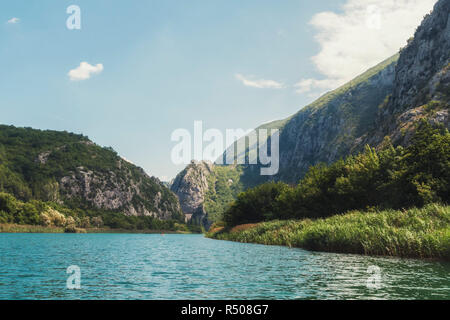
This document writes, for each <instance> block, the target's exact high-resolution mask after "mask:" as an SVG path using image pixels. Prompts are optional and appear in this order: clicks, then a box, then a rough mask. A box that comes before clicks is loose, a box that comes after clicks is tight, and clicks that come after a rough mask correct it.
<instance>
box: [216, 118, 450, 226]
mask: <svg viewBox="0 0 450 320" xmlns="http://www.w3.org/2000/svg"><path fill="white" fill-rule="evenodd" d="M449 181H450V134H449V132H448V131H447V130H445V129H440V128H433V127H432V126H431V125H429V124H428V123H427V122H425V121H423V122H421V123H419V124H418V128H417V131H416V134H415V136H414V138H413V141H412V144H411V145H410V146H409V147H407V148H402V147H397V148H394V147H393V146H392V145H387V147H386V148H385V149H383V150H381V151H378V152H377V151H375V149H372V148H370V147H366V149H365V151H364V152H363V153H361V154H359V155H357V156H350V157H347V158H346V159H345V160H340V161H337V162H336V163H334V164H332V165H328V166H327V165H324V164H319V165H316V166H313V167H311V168H310V169H309V171H308V173H307V174H306V176H305V177H304V178H303V179H302V180H301V181H300V183H299V184H298V185H297V186H296V187H288V186H286V185H283V184H274V183H267V184H265V185H262V186H259V187H257V188H254V189H250V190H247V191H246V192H244V193H242V194H240V195H239V196H238V198H237V200H236V202H235V203H234V204H233V205H232V206H231V208H230V209H229V210H228V211H227V212H226V213H225V214H224V221H225V222H226V224H227V225H228V226H234V225H238V224H244V223H252V222H260V221H269V220H274V219H301V218H321V217H328V216H331V215H334V214H341V213H344V212H347V211H349V210H364V209H366V208H370V207H379V208H394V209H400V208H409V207H413V206H418V207H421V206H424V205H426V204H428V203H432V202H442V203H449V201H450V188H449Z"/></svg>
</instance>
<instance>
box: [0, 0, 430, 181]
mask: <svg viewBox="0 0 450 320" xmlns="http://www.w3.org/2000/svg"><path fill="white" fill-rule="evenodd" d="M392 1H396V0H388V1H387V2H388V3H389V2H392ZM418 1H419V0H399V1H397V3H396V4H395V8H396V9H395V10H397V11H396V13H397V14H398V16H395V15H393V14H392V12H393V9H392V7H388V6H381V7H377V8H376V9H377V11H376V12H378V13H379V14H381V18H382V19H381V21H382V25H381V27H380V26H378V27H376V28H371V27H370V26H369V29H370V30H371V32H373V33H374V35H373V37H371V39H366V38H367V30H366V29H367V27H368V25H367V23H366V22H364V23H361V25H360V26H357V25H356V26H355V23H354V21H353V22H352V20H354V19H355V17H356V19H357V20H358V21H360V20H361V12H370V10H369V11H367V10H366V9H367V8H366V7H367V6H370V5H373V3H377V1H375V2H374V1H373V0H363V1H359V2H358V5H355V3H356V2H355V0H318V1H306V0H304V1H302V0H296V1H294V0H282V1H275V0H271V1H269V0H246V1H237V0H228V1H224V0H221V1H219V0H190V1H180V0H165V1H138V0H130V1H106V0H86V1H75V0H74V1H54V0H39V1H38V0H34V1H31V0H15V1H2V3H1V4H0V9H1V10H0V39H1V45H0V65H1V70H2V71H1V73H0V112H1V117H0V123H2V124H11V125H15V126H29V127H34V128H39V129H54V130H67V131H72V132H76V133H83V134H85V135H87V136H89V137H90V138H91V139H92V140H93V141H95V142H96V143H98V144H100V145H103V146H111V147H113V148H114V149H115V150H116V151H118V152H119V154H120V155H122V156H123V157H125V158H126V159H129V160H130V161H132V162H133V163H135V164H137V165H139V166H141V167H143V168H144V169H145V170H146V171H147V172H148V173H149V174H151V175H155V176H158V177H160V178H161V179H163V180H167V179H170V178H173V177H174V176H175V175H176V173H177V172H178V171H179V170H180V169H182V167H180V166H175V165H173V164H172V163H171V159H170V151H171V149H172V147H173V146H174V142H172V141H171V140H170V136H171V133H172V132H173V131H174V130H175V129H177V128H186V129H188V130H191V131H192V130H193V123H194V121H195V120H202V121H203V123H204V127H205V128H206V129H207V128H217V129H220V130H225V129H227V128H243V129H249V128H254V127H256V126H258V125H260V124H261V123H263V122H267V121H270V120H275V119H281V118H285V117H287V116H289V115H291V114H293V113H295V112H297V111H298V110H299V109H300V108H301V107H303V106H304V105H306V104H307V103H309V102H311V101H312V100H313V99H314V97H316V96H317V95H318V94H320V93H323V92H324V91H326V90H329V89H332V88H333V87H336V86H337V85H339V84H341V83H343V82H344V81H346V80H348V79H349V78H351V77H353V76H354V75H356V74H358V73H360V72H362V71H364V70H365V69H367V68H369V67H370V66H371V65H372V64H374V63H375V62H379V61H381V60H383V59H384V58H387V57H389V55H391V54H394V53H395V51H396V50H398V48H400V46H401V45H403V42H404V41H405V40H406V39H407V38H408V37H409V36H411V35H412V31H413V29H412V27H415V26H417V25H418V23H420V19H419V14H420V16H423V15H424V14H425V13H426V12H427V11H429V9H430V8H431V7H432V4H433V3H434V2H435V0H420V1H421V2H418ZM398 2H401V3H402V4H401V5H400V6H399V5H398ZM411 2H417V3H420V5H417V6H418V8H416V9H415V11H414V12H415V14H412V13H411V10H407V6H410V5H411ZM425 2H426V4H424V3H425ZM361 3H362V4H361ZM72 4H75V5H78V6H79V7H80V8H81V30H69V29H67V27H66V19H67V18H68V16H69V15H68V14H67V13H66V8H67V7H68V6H69V5H72ZM402 5H403V7H402ZM417 6H416V7H417ZM410 8H411V7H410ZM406 12H409V13H408V14H409V16H407V18H405V13H406ZM399 16H401V17H402V19H403V20H406V22H408V23H406V25H402V26H401V27H399V28H398V29H399V31H398V32H394V36H395V37H394V36H393V39H390V38H389V39H385V38H386V36H383V33H384V34H386V32H385V30H384V28H390V29H392V22H393V21H395V20H397V21H398V17H399ZM358 17H359V18H358ZM420 18H421V17H420ZM333 19H335V20H334V22H333V25H331V26H330V25H329V22H330V21H333ZM404 24H405V23H404ZM365 28H366V29H365ZM394 29H395V30H396V28H394ZM400 29H401V30H400ZM370 30H369V31H370ZM348 34H350V35H354V37H353V36H352V37H351V39H349V40H348V41H349V43H346V42H345V41H346V40H345V39H346V38H348V37H346V36H344V37H343V35H348ZM406 35H409V36H408V37H406ZM377 36H378V37H379V41H377V39H378V38H377ZM358 37H360V38H361V39H359V38H358ZM336 39H339V43H338V44H339V45H336ZM356 40H359V41H367V45H365V44H364V43H362V44H360V47H361V48H362V49H360V50H357V52H356V51H355V50H354V49H352V42H353V41H356ZM381 42H383V43H382V44H380V43H381ZM339 46H341V48H339ZM371 46H376V47H377V48H379V47H380V49H379V50H378V49H377V50H373V49H372V48H371ZM365 48H366V49H365ZM347 51H348V52H347ZM374 51H375V52H374ZM342 55H344V56H345V59H346V60H345V61H346V62H347V61H348V65H349V66H354V68H353V69H352V68H348V66H347V67H342V68H339V67H338V65H342V61H341V60H339V59H338V58H337V57H342ZM366 57H368V58H366ZM333 59H335V60H333ZM340 59H341V58H340ZM81 62H87V63H89V64H90V65H92V66H96V65H98V64H101V65H102V66H103V68H102V70H101V72H98V73H97V74H91V76H90V77H89V78H88V79H84V80H80V81H73V79H71V78H70V77H69V76H68V73H69V71H70V70H74V69H76V68H77V67H78V66H79V65H80V63H81ZM330 63H331V67H330V66H329V65H327V64H330ZM334 66H336V68H334ZM296 84H297V85H296Z"/></svg>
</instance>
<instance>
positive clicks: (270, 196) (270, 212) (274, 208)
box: [223, 182, 289, 226]
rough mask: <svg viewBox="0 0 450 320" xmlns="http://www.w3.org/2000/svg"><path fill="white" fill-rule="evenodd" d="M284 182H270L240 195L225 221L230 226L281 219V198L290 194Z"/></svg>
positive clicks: (228, 211) (224, 218) (226, 214)
mask: <svg viewBox="0 0 450 320" xmlns="http://www.w3.org/2000/svg"><path fill="white" fill-rule="evenodd" d="M288 189H289V187H288V186H287V185H286V184H284V183H282V182H278V183H275V182H269V183H265V184H262V185H260V186H258V187H256V188H254V189H250V190H248V191H246V192H244V193H241V194H239V195H238V198H237V201H236V202H234V203H233V204H232V205H231V207H230V208H229V209H228V210H227V211H226V212H225V214H224V217H223V220H224V222H225V223H226V224H227V225H229V226H233V225H237V224H244V223H252V222H260V221H269V220H274V219H279V218H280V216H279V215H280V214H282V213H283V212H284V210H283V209H284V208H283V207H282V201H278V200H279V197H280V196H281V195H282V194H284V193H286V192H288Z"/></svg>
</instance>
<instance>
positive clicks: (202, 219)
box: [170, 161, 214, 229]
mask: <svg viewBox="0 0 450 320" xmlns="http://www.w3.org/2000/svg"><path fill="white" fill-rule="evenodd" d="M213 169H214V165H213V164H212V163H211V162H206V161H201V162H197V161H192V162H191V163H190V164H189V165H188V166H187V167H186V168H185V169H184V170H183V171H182V172H180V173H179V174H178V175H177V176H176V178H175V180H174V181H173V183H172V186H171V188H170V189H171V190H172V192H174V193H175V194H176V195H177V196H178V199H179V201H180V204H181V210H182V211H183V213H184V214H185V216H186V220H187V222H189V221H190V222H192V223H195V224H202V225H203V226H204V227H206V229H209V225H210V222H208V221H207V219H206V212H205V208H204V202H205V196H206V193H207V191H208V189H209V185H208V176H209V175H210V174H211V173H212V171H213Z"/></svg>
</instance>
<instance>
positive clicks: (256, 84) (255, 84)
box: [235, 73, 284, 89]
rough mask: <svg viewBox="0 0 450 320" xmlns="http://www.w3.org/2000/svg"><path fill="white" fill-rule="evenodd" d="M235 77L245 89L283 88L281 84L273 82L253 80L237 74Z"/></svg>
mask: <svg viewBox="0 0 450 320" xmlns="http://www.w3.org/2000/svg"><path fill="white" fill-rule="evenodd" d="M235 77H236V79H238V80H239V81H240V82H241V83H242V84H243V85H244V86H246V87H252V88H258V89H281V88H283V87H284V84H283V83H280V82H277V81H274V80H266V79H253V77H246V76H244V75H242V74H239V73H238V74H236V75H235Z"/></svg>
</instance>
